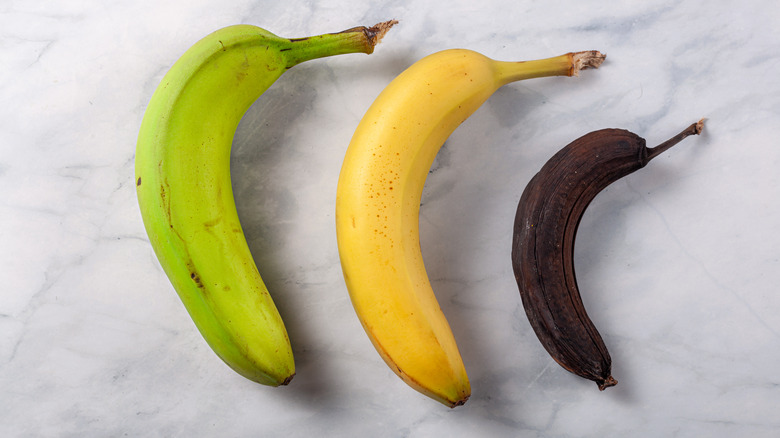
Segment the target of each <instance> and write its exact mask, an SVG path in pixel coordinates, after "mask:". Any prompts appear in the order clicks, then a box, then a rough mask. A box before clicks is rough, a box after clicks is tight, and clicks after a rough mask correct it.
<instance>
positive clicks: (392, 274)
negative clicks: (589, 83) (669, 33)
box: [336, 49, 604, 407]
mask: <svg viewBox="0 0 780 438" xmlns="http://www.w3.org/2000/svg"><path fill="white" fill-rule="evenodd" d="M603 59H604V56H603V55H601V54H600V53H598V52H580V53H576V54H573V53H569V54H566V55H562V56H558V57H554V58H549V59H543V60H537V61H527V62H499V61H494V60H492V59H490V58H487V57H485V56H483V55H480V54H479V53H476V52H473V51H469V50H461V49H455V50H445V51H442V52H438V53H435V54H433V55H430V56H427V57H425V58H423V59H421V60H420V61H418V62H416V63H415V64H414V65H412V66H411V67H409V68H408V69H407V70H406V71H404V72H403V73H401V74H400V75H399V76H398V77H397V78H395V79H394V80H393V81H392V82H391V83H390V84H389V85H388V86H387V88H386V89H385V90H384V91H383V92H382V93H381V94H380V95H379V97H377V99H376V101H375V102H374V103H373V104H372V105H371V107H370V108H369V109H368V111H367V112H366V114H365V116H364V117H363V119H362V120H361V122H360V124H359V125H358V127H357V130H356V132H355V134H354V136H353V138H352V141H351V143H350V145H349V147H348V149H347V153H346V157H345V158H344V163H343V166H342V169H341V174H340V177H339V183H338V192H337V198H336V230H337V236H338V249H339V254H340V257H341V264H342V268H343V272H344V278H345V281H346V284H347V288H348V289H349V294H350V297H351V299H352V304H353V306H354V308H355V311H356V313H357V315H358V317H359V319H360V322H361V323H362V325H363V328H364V329H365V331H366V333H367V334H368V336H369V338H370V339H371V341H372V342H373V344H374V347H376V349H377V351H378V352H379V354H380V355H381V356H382V358H383V359H384V360H385V362H386V363H387V364H388V365H389V366H390V368H391V369H392V370H393V371H394V372H395V373H396V374H397V375H398V376H399V377H400V378H401V379H403V380H404V381H405V382H406V383H407V384H409V385H410V386H411V387H413V388H414V389H416V390H418V391H420V392H421V393H423V394H425V395H427V396H429V397H431V398H433V399H435V400H438V401H439V402H441V403H443V404H445V405H447V406H450V407H454V406H458V405H462V404H463V403H465V402H466V400H467V399H468V397H469V396H470V394H471V387H470V383H469V380H468V377H467V375H466V371H465V368H464V365H463V361H462V360H461V357H460V353H459V352H458V348H457V346H456V344H455V340H454V338H453V335H452V333H451V331H450V327H449V325H448V323H447V320H446V319H445V317H444V315H443V313H442V311H441V309H440V307H439V304H438V302H437V301H436V297H435V296H434V293H433V290H432V288H431V285H430V282H429V280H428V276H427V274H426V271H425V266H424V265H423V258H422V253H421V250H420V240H419V229H418V225H419V210H420V197H421V195H422V190H423V185H424V184H425V179H426V176H427V174H428V171H429V169H430V167H431V164H432V162H433V159H434V157H435V156H436V154H437V152H438V150H439V149H440V148H441V146H442V144H444V141H445V140H446V139H447V137H449V135H450V134H451V133H452V132H453V131H454V130H455V128H457V127H458V126H459V125H460V124H461V123H462V122H463V121H464V120H465V119H466V118H467V117H469V116H470V115H471V114H472V113H473V112H474V111H475V110H476V109H477V108H479V107H480V106H481V105H482V103H483V102H485V100H487V99H488V97H490V96H491V95H492V94H493V93H494V92H495V91H496V90H497V89H498V88H499V87H501V86H502V85H504V84H507V83H509V82H513V81H518V80H521V79H528V78H537V77H544V76H572V75H576V74H577V73H578V72H579V70H580V69H584V68H595V67H597V66H598V65H599V64H601V62H602V61H603Z"/></svg>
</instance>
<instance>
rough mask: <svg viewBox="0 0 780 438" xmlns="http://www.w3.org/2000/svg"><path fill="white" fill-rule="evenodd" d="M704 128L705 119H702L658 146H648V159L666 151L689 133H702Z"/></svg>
mask: <svg viewBox="0 0 780 438" xmlns="http://www.w3.org/2000/svg"><path fill="white" fill-rule="evenodd" d="M702 129H704V119H701V120H699V121H698V122H696V123H694V124H692V125H691V126H689V127H687V128H685V130H683V131H682V132H680V133H679V134H677V135H675V136H674V137H672V138H670V139H669V140H666V141H665V142H663V143H661V144H659V145H658V146H656V147H654V148H648V149H647V161H650V160H652V159H653V158H655V157H657V156H659V155H661V154H662V153H664V152H666V151H667V150H668V149H669V148H671V147H672V146H674V145H676V144H677V143H679V142H681V141H682V140H683V139H684V138H685V137H688V136H689V135H699V134H701V131H702Z"/></svg>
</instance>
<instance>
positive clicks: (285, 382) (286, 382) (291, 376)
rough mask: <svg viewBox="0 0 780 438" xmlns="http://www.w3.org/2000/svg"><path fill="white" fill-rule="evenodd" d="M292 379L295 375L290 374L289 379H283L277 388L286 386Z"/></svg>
mask: <svg viewBox="0 0 780 438" xmlns="http://www.w3.org/2000/svg"><path fill="white" fill-rule="evenodd" d="M293 377H295V373H292V374H291V375H290V376H289V377H287V378H286V379H284V382H282V383H280V384H279V386H287V385H289V384H290V382H291V381H292V379H293Z"/></svg>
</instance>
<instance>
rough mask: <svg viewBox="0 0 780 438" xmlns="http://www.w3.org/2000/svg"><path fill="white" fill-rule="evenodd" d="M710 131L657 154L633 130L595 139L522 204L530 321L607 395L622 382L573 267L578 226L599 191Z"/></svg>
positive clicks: (532, 187) (559, 163) (520, 254)
mask: <svg viewBox="0 0 780 438" xmlns="http://www.w3.org/2000/svg"><path fill="white" fill-rule="evenodd" d="M702 127H703V119H702V120H700V121H699V122H698V123H694V124H692V125H691V126H689V127H688V128H686V129H685V130H684V131H682V132H680V133H679V134H678V135H676V136H674V137H672V138H671V139H669V140H668V141H666V142H664V143H662V144H660V145H658V146H656V147H654V148H647V147H646V144H645V140H644V139H643V138H641V137H639V136H638V135H636V134H633V133H631V132H629V131H626V130H622V129H603V130H599V131H594V132H591V133H589V134H586V135H584V136H582V137H580V138H578V139H576V140H574V141H573V142H571V143H570V144H568V145H567V146H565V147H564V148H563V149H561V150H560V151H558V152H557V153H556V154H555V155H554V156H553V157H552V158H550V160H549V161H547V163H546V164H545V165H544V166H543V167H542V169H541V170H540V171H539V172H538V173H537V174H536V175H535V176H534V177H533V178H532V179H531V181H530V182H529V183H528V185H527V186H526V188H525V190H524V191H523V194H522V196H521V198H520V202H519V204H518V207H517V214H516V216H515V222H514V236H513V242H512V266H513V269H514V273H515V279H516V280H517V285H518V287H519V289H520V296H521V298H522V302H523V307H524V308H525V312H526V315H527V316H528V320H529V322H530V323H531V327H533V329H534V332H535V333H536V336H537V337H538V338H539V341H541V343H542V345H543V346H544V348H545V349H546V350H547V352H548V353H549V354H550V355H551V356H552V358H553V359H554V360H555V361H556V362H557V363H558V364H560V365H561V366H562V367H563V368H565V369H566V370H568V371H571V372H572V373H575V374H577V375H579V376H581V377H584V378H586V379H589V380H593V381H594V382H596V384H597V385H598V387H599V389H600V390H604V389H605V388H608V387H610V386H614V385H616V384H617V380H615V379H614V378H613V377H612V360H611V358H610V355H609V352H608V351H607V347H606V346H605V345H604V341H603V339H602V338H601V335H600V334H599V332H598V330H596V327H595V326H594V325H593V322H592V321H591V320H590V318H589V317H588V314H587V312H586V311H585V308H584V306H583V304H582V299H581V297H580V292H579V288H578V287H577V279H576V276H575V272H574V262H573V258H574V241H575V237H576V234H577V227H578V226H579V223H580V220H581V218H582V215H583V214H584V213H585V209H586V208H587V206H588V204H590V202H591V201H592V200H593V198H595V197H596V195H597V194H598V193H599V192H601V191H602V190H603V189H604V188H606V187H607V186H608V185H610V184H611V183H613V182H615V181H617V180H619V179H620V178H623V177H624V176H626V175H629V174H631V173H633V172H635V171H637V170H639V169H641V168H642V167H644V166H645V165H646V164H647V163H648V162H649V161H650V160H651V159H653V158H654V157H656V156H658V154H660V153H662V152H664V151H666V150H667V149H669V148H670V147H672V146H673V145H675V144H677V143H679V142H680V141H681V140H683V139H684V138H685V137H687V136H689V135H696V134H699V133H701V131H702Z"/></svg>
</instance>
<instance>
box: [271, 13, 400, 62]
mask: <svg viewBox="0 0 780 438" xmlns="http://www.w3.org/2000/svg"><path fill="white" fill-rule="evenodd" d="M397 23H398V21H397V20H390V21H384V22H382V23H377V24H376V25H374V26H371V27H365V26H358V27H353V28H350V29H347V30H344V31H341V32H337V33H328V34H324V35H317V36H313V37H306V38H293V39H290V43H291V44H290V46H289V47H288V48H285V49H282V50H283V52H284V53H285V57H286V58H287V68H288V69H289V68H292V67H294V66H296V65H298V64H300V63H302V62H305V61H309V60H312V59H317V58H324V57H328V56H335V55H343V54H347V53H366V54H371V53H373V52H374V47H375V46H376V45H377V44H379V42H380V41H382V37H384V36H385V34H386V33H387V32H388V31H389V30H390V28H392V27H393V26H394V25H396V24H397Z"/></svg>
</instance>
